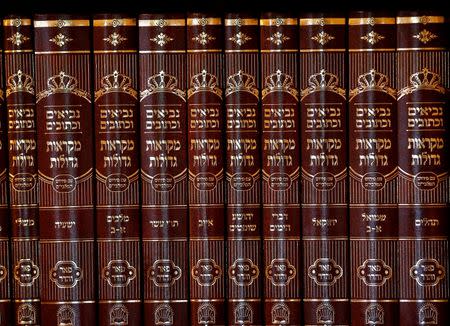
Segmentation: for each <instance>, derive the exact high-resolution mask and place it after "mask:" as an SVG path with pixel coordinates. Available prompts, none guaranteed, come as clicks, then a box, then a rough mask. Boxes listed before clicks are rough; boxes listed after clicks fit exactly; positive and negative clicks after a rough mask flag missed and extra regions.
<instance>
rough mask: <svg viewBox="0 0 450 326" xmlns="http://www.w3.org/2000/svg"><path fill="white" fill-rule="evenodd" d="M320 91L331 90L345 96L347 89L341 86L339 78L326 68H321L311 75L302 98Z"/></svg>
mask: <svg viewBox="0 0 450 326" xmlns="http://www.w3.org/2000/svg"><path fill="white" fill-rule="evenodd" d="M319 91H322V92H323V91H330V92H334V93H336V94H338V95H340V96H342V97H345V90H344V89H342V88H340V87H339V78H338V77H337V76H336V75H335V74H332V73H329V72H327V71H326V70H325V69H321V70H320V72H319V73H316V74H313V75H311V76H309V79H308V88H306V89H304V90H303V91H302V98H304V97H305V96H307V95H309V94H311V93H314V92H319Z"/></svg>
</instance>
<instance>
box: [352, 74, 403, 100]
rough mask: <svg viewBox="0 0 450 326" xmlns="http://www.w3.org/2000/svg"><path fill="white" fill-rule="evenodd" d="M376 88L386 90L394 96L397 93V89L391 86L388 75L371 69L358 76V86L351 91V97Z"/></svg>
mask: <svg viewBox="0 0 450 326" xmlns="http://www.w3.org/2000/svg"><path fill="white" fill-rule="evenodd" d="M374 90H375V91H382V92H385V93H387V94H389V95H391V96H393V97H395V95H396V92H395V90H394V89H393V88H391V87H390V86H389V78H388V76H386V75H384V74H382V73H381V72H378V71H376V70H375V69H370V71H369V72H367V73H365V74H362V75H361V76H359V77H358V87H357V88H355V89H352V90H351V91H350V99H351V98H353V97H354V96H356V95H358V94H360V93H362V92H366V91H374Z"/></svg>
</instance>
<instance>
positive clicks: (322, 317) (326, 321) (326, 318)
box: [316, 303, 334, 325]
mask: <svg viewBox="0 0 450 326" xmlns="http://www.w3.org/2000/svg"><path fill="white" fill-rule="evenodd" d="M316 322H317V324H319V325H330V324H332V323H334V309H333V306H332V305H330V304H328V303H322V304H320V305H319V306H318V307H317V309H316Z"/></svg>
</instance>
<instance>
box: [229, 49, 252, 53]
mask: <svg viewBox="0 0 450 326" xmlns="http://www.w3.org/2000/svg"><path fill="white" fill-rule="evenodd" d="M241 52H247V53H258V52H259V50H257V49H242V50H225V53H241Z"/></svg>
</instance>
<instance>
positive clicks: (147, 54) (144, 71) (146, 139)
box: [139, 14, 189, 326]
mask: <svg viewBox="0 0 450 326" xmlns="http://www.w3.org/2000/svg"><path fill="white" fill-rule="evenodd" d="M139 75H140V76H139V89H140V90H141V98H140V101H141V102H140V116H141V153H142V154H141V175H142V233H143V236H142V238H143V251H142V255H143V257H144V271H143V273H144V323H145V325H174V326H175V325H176V326H182V325H186V323H189V322H188V321H189V304H188V298H189V293H188V282H189V268H188V225H189V224H188V222H189V221H188V206H187V204H188V195H187V184H188V174H187V167H188V163H187V140H186V139H187V106H186V86H187V76H186V19H185V16H184V15H180V14H163V15H162V14H148V15H140V16H139Z"/></svg>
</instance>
